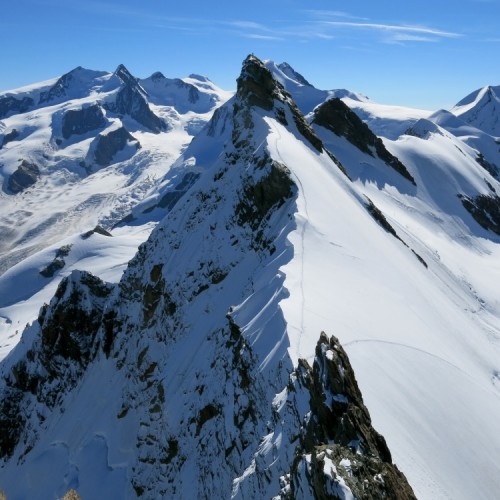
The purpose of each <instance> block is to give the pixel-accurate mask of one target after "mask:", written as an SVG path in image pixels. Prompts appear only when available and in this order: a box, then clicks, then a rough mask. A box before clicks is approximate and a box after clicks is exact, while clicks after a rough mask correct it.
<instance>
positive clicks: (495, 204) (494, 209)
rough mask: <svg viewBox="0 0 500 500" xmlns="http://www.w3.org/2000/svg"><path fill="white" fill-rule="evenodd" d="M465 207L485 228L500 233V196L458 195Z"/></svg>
mask: <svg viewBox="0 0 500 500" xmlns="http://www.w3.org/2000/svg"><path fill="white" fill-rule="evenodd" d="M458 197H459V198H460V200H461V201H462V205H463V206H464V208H465V209H466V210H467V211H468V212H469V213H470V214H471V215H472V217H473V218H474V220H475V221H476V222H477V223H478V224H479V225H480V226H481V227H483V228H484V229H487V230H488V231H492V232H494V233H495V234H498V235H500V197H499V196H497V195H496V194H492V195H490V196H488V195H486V194H480V195H478V196H476V197H469V196H465V195H459V196H458Z"/></svg>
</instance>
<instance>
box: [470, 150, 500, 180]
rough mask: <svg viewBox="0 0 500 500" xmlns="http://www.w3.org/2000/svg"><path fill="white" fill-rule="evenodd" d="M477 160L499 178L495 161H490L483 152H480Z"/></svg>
mask: <svg viewBox="0 0 500 500" xmlns="http://www.w3.org/2000/svg"><path fill="white" fill-rule="evenodd" d="M476 161H477V162H478V163H479V165H481V167H483V168H484V169H485V170H486V171H487V172H488V173H489V174H491V175H492V176H493V177H494V178H495V179H498V178H499V174H498V167H497V166H496V165H495V164H494V163H490V162H489V161H488V160H486V158H485V157H484V155H483V154H482V153H479V154H478V155H477V158H476Z"/></svg>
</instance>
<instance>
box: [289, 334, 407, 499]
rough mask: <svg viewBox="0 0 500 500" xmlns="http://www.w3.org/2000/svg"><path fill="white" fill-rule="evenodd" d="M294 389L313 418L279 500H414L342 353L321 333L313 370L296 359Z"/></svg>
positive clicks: (304, 429) (304, 431) (336, 343)
mask: <svg viewBox="0 0 500 500" xmlns="http://www.w3.org/2000/svg"><path fill="white" fill-rule="evenodd" d="M297 377H298V384H299V385H300V386H302V387H303V388H306V389H307V391H308V392H309V394H310V403H309V404H310V408H311V414H310V416H309V418H308V419H307V420H306V421H305V423H304V425H303V428H302V432H301V437H300V445H299V447H298V448H297V452H296V458H295V461H294V463H293V465H292V469H291V472H290V475H289V476H287V480H286V481H285V483H286V484H284V489H283V490H282V498H303V497H309V496H311V497H314V498H321V499H323V498H324V499H326V498H344V495H345V492H348V491H349V490H350V492H351V493H352V495H353V496H354V497H355V498H358V499H379V498H388V499H401V500H403V499H404V500H410V499H415V495H414V493H413V491H412V489H411V487H410V485H409V484H408V482H407V480H406V478H405V476H404V475H403V474H402V473H401V472H400V471H399V470H398V468H397V467H396V466H395V465H394V464H392V459H391V454H390V452H389V449H388V447H387V445H386V442H385V440H384V438H383V437H382V436H381V435H380V434H379V433H378V432H377V431H376V430H375V429H374V428H373V426H372V423H371V419H370V414H369V412H368V409H367V408H366V406H365V405H364V403H363V398H362V396H361V392H360V390H359V388H358V384H357V382H356V378H355V376H354V372H353V370H352V367H351V364H350V362H349V359H348V357H347V354H346V352H345V351H344V349H343V348H342V347H341V345H340V344H339V342H338V340H337V339H336V338H335V337H331V338H330V339H328V337H327V336H326V335H325V334H324V333H322V334H321V337H320V339H319V342H318V344H317V346H316V357H315V360H314V365H313V367H312V368H311V367H310V366H309V364H308V363H307V361H305V360H300V361H299V367H298V369H297Z"/></svg>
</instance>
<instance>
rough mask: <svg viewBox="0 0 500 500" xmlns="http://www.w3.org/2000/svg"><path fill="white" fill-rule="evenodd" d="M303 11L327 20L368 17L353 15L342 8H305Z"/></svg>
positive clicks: (363, 19)
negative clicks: (341, 9)
mask: <svg viewBox="0 0 500 500" xmlns="http://www.w3.org/2000/svg"><path fill="white" fill-rule="evenodd" d="M302 12H304V13H306V14H308V15H309V16H311V17H313V18H316V19H319V20H325V19H327V18H343V19H355V20H358V21H366V20H367V18H366V17H359V16H353V15H352V14H349V13H348V12H342V11H340V10H317V9H305V10H303V11H302Z"/></svg>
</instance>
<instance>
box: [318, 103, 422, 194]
mask: <svg viewBox="0 0 500 500" xmlns="http://www.w3.org/2000/svg"><path fill="white" fill-rule="evenodd" d="M312 123H313V124H316V125H319V126H321V127H324V128H326V129H328V130H330V131H331V132H333V133H334V134H335V135H338V136H340V137H345V138H346V139H347V140H348V141H349V142H350V143H351V144H353V145H354V146H356V147H357V148H358V149H359V150H361V151H363V153H366V154H368V155H370V156H373V157H375V156H376V157H378V158H380V159H381V160H382V161H384V162H385V163H386V164H387V165H388V166H389V167H391V168H392V169H394V170H395V171H396V172H398V173H399V174H401V175H402V176H403V177H405V178H406V179H408V180H409V181H410V182H411V183H412V184H414V185H415V179H414V178H413V177H412V175H411V174H410V172H408V169H407V168H406V167H405V166H404V165H403V164H402V163H401V162H400V161H399V159H398V158H396V157H395V156H394V155H392V154H391V153H390V152H389V151H387V149H386V147H385V146H384V143H383V142H382V139H380V138H379V137H377V136H376V135H375V134H374V133H373V132H372V131H371V130H370V128H369V127H368V125H367V124H366V123H364V122H363V121H362V120H361V119H360V118H359V117H358V116H357V115H356V113H354V111H352V110H351V109H350V108H349V106H347V105H346V104H345V103H344V102H343V101H341V100H340V99H338V98H334V99H330V100H328V101H326V102H324V103H323V104H321V105H320V106H318V107H317V108H316V109H315V110H314V118H313V121H312Z"/></svg>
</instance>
